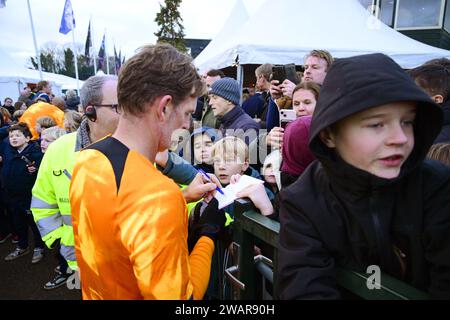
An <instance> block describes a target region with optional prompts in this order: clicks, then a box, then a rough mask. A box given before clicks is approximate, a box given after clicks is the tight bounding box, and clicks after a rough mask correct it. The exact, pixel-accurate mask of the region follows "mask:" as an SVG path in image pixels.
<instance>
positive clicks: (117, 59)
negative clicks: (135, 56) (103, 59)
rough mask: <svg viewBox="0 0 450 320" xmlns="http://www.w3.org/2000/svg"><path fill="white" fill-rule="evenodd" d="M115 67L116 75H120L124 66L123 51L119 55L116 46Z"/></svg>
mask: <svg viewBox="0 0 450 320" xmlns="http://www.w3.org/2000/svg"><path fill="white" fill-rule="evenodd" d="M114 65H115V70H116V74H119V70H120V67H121V66H122V50H120V52H119V55H117V51H116V45H114Z"/></svg>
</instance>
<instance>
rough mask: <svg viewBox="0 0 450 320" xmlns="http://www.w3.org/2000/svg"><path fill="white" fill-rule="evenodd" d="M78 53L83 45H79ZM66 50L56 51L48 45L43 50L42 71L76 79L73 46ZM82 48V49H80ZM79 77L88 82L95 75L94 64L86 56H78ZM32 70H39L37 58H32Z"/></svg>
mask: <svg viewBox="0 0 450 320" xmlns="http://www.w3.org/2000/svg"><path fill="white" fill-rule="evenodd" d="M76 46H77V51H78V52H82V51H81V49H82V45H81V44H79V43H77V44H76ZM65 47H66V48H65V49H58V50H57V49H56V48H55V47H54V46H53V44H52V43H50V44H46V45H45V46H44V48H42V49H41V52H40V59H41V67H42V71H46V72H52V73H56V74H63V75H66V76H69V77H72V78H75V66H74V63H73V58H74V54H73V51H72V47H71V45H66V46H65ZM80 48H81V49H80ZM77 58H78V59H77V60H78V61H77V64H78V77H79V79H80V80H86V79H87V78H89V77H90V76H92V75H93V74H94V66H93V64H92V62H91V61H90V60H89V58H88V57H86V56H85V55H84V54H78V56H77ZM29 62H30V63H31V65H30V67H31V69H35V70H37V69H38V64H37V59H36V57H30V59H29Z"/></svg>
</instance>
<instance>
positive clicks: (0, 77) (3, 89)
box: [0, 48, 83, 103]
mask: <svg viewBox="0 0 450 320" xmlns="http://www.w3.org/2000/svg"><path fill="white" fill-rule="evenodd" d="M42 77H43V79H44V80H47V81H49V82H50V83H51V84H52V87H53V93H54V94H56V95H60V94H62V89H76V88H77V80H76V79H74V78H71V77H68V76H64V75H61V74H55V73H50V72H42ZM39 81H40V76H39V71H38V70H31V69H27V68H25V67H23V66H20V65H19V64H18V63H17V62H16V61H15V60H14V59H12V58H11V57H10V56H9V54H8V53H6V52H5V51H4V50H3V49H2V48H0V99H4V98H6V97H10V98H12V99H13V100H14V101H16V100H17V99H18V97H19V96H20V90H22V88H23V87H25V86H26V84H27V83H38V82H39ZM79 84H80V87H81V85H82V84H83V81H80V82H79ZM2 103H3V101H2Z"/></svg>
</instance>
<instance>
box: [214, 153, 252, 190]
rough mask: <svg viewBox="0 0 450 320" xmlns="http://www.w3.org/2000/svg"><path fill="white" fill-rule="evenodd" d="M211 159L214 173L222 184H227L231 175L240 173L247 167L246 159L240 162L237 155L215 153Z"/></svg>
mask: <svg viewBox="0 0 450 320" xmlns="http://www.w3.org/2000/svg"><path fill="white" fill-rule="evenodd" d="M213 161H214V174H215V175H216V177H217V178H219V181H220V183H221V184H222V185H227V184H229V183H230V179H231V176H232V175H234V174H242V173H244V172H245V170H247V168H248V161H245V162H242V160H241V159H239V157H236V156H233V155H224V156H222V155H220V156H217V155H216V156H215V157H214V159H213Z"/></svg>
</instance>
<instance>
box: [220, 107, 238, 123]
mask: <svg viewBox="0 0 450 320" xmlns="http://www.w3.org/2000/svg"><path fill="white" fill-rule="evenodd" d="M243 113H244V110H242V109H241V107H239V106H235V107H234V108H233V109H231V110H230V111H228V113H226V114H225V115H224V116H223V117H222V118H220V123H222V124H223V126H224V127H228V126H229V125H231V124H232V123H233V122H234V121H236V119H237V118H239V117H240V116H241V115H242V114H243Z"/></svg>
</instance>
